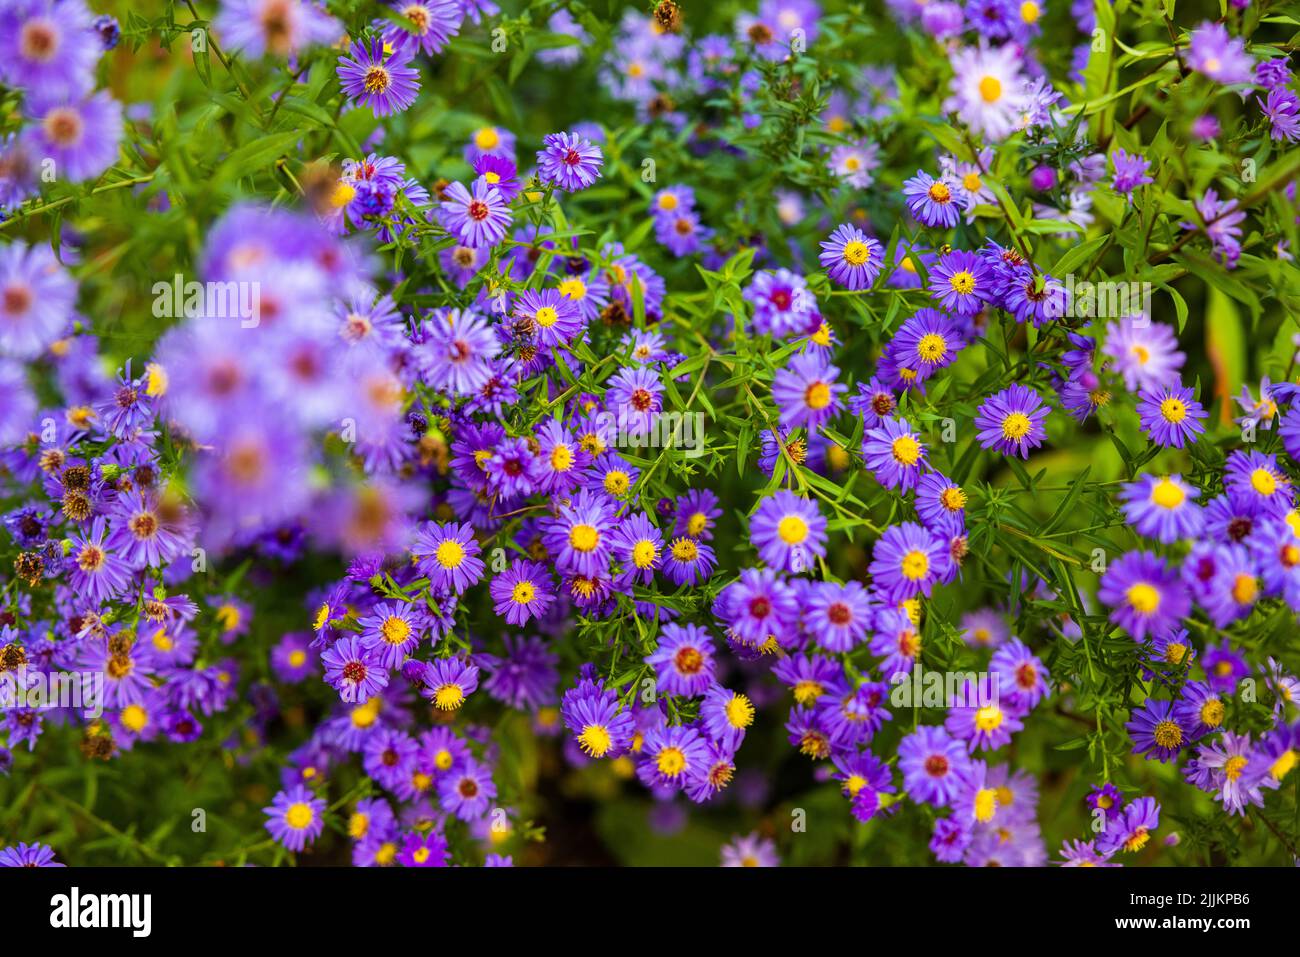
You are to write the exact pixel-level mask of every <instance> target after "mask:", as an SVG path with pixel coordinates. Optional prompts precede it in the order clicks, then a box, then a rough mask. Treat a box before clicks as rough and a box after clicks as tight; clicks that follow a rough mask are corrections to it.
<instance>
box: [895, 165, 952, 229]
mask: <svg viewBox="0 0 1300 957" xmlns="http://www.w3.org/2000/svg"><path fill="white" fill-rule="evenodd" d="M903 197H904V199H905V200H906V201H907V208H908V210H909V211H910V212H911V214H912V216H913V218H914V219H916V220H917V222H920V223H924V224H925V225H926V226H935V227H939V228H941V229H949V228H951V227H953V226H956V225H957V219H958V217H959V215H960V210H959V209H958V204H957V199H956V197H955V196H953V192H952V188H951V187H950V186H949V185H948V184H947V183H946V182H945V181H944V180H942V179H935V178H934V177H933V176H931V175H930V174H929V173H926V172H924V171H923V170H917V171H916V175H915V176H913V177H912V178H911V179H909V180H907V181H905V182H904V183H903Z"/></svg>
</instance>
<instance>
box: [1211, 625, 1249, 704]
mask: <svg viewBox="0 0 1300 957" xmlns="http://www.w3.org/2000/svg"><path fill="white" fill-rule="evenodd" d="M1201 667H1202V668H1203V669H1205V677H1206V679H1207V680H1208V681H1209V683H1210V687H1211V688H1213V689H1214V690H1215V691H1216V692H1218V693H1219V694H1232V693H1234V692H1235V691H1236V689H1237V683H1238V682H1239V681H1240V680H1241V679H1242V678H1245V677H1246V676H1248V675H1249V674H1250V666H1249V665H1248V664H1247V663H1246V659H1245V657H1244V656H1243V655H1242V654H1241V652H1239V651H1237V650H1236V649H1234V648H1233V647H1232V645H1231V642H1229V640H1228V639H1227V638H1226V637H1225V638H1224V639H1223V641H1222V642H1221V643H1220V644H1218V645H1207V646H1206V648H1205V654H1204V655H1202V656H1201Z"/></svg>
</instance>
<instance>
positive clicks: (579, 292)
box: [560, 276, 587, 301]
mask: <svg viewBox="0 0 1300 957" xmlns="http://www.w3.org/2000/svg"><path fill="white" fill-rule="evenodd" d="M560 295H561V296H563V297H564V298H566V299H573V300H575V301H580V300H582V299H585V298H586V297H587V284H586V283H585V282H583V281H582V280H581V279H579V278H578V277H577V276H571V277H570V278H568V279H566V280H564V281H563V282H561V283H560Z"/></svg>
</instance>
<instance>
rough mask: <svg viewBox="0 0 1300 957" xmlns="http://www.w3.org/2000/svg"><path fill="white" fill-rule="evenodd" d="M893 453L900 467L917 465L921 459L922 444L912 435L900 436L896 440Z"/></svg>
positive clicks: (892, 449) (892, 447) (892, 448)
mask: <svg viewBox="0 0 1300 957" xmlns="http://www.w3.org/2000/svg"><path fill="white" fill-rule="evenodd" d="M891 451H892V452H893V454H894V461H896V462H898V463H899V464H900V465H915V464H916V463H917V462H918V461H920V458H921V443H920V442H918V441H916V439H914V438H912V437H911V436H910V435H900V436H899V437H898V438H896V439H894V444H893V445H892V446H891Z"/></svg>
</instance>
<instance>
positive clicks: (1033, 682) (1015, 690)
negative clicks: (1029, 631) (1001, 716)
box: [989, 638, 1051, 711]
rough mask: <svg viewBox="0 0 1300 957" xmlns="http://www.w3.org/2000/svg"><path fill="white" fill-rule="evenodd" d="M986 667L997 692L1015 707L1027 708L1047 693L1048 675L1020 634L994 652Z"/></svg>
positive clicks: (1027, 709)
mask: <svg viewBox="0 0 1300 957" xmlns="http://www.w3.org/2000/svg"><path fill="white" fill-rule="evenodd" d="M989 670H990V671H991V672H992V673H993V675H994V677H995V678H996V679H997V682H998V683H997V688H998V693H999V694H1000V695H1001V696H1002V697H1003V698H1004V699H1005V700H1006V701H1007V703H1008V704H1009V705H1011V706H1012V707H1014V708H1021V709H1024V710H1025V711H1029V710H1031V709H1033V708H1035V707H1037V706H1038V702H1040V701H1042V700H1043V698H1044V697H1046V695H1047V693H1048V690H1049V684H1048V683H1049V681H1050V680H1051V675H1049V674H1048V672H1047V668H1046V666H1045V665H1044V664H1043V663H1042V662H1041V661H1039V660H1038V658H1037V657H1036V656H1035V655H1034V653H1033V652H1032V651H1030V650H1029V649H1028V648H1027V647H1026V646H1025V644H1024V643H1023V642H1021V640H1020V639H1019V638H1012V639H1011V640H1010V641H1008V642H1006V643H1005V644H1003V645H1001V646H1000V647H999V648H998V649H997V651H995V652H993V657H992V659H991V660H990V661H989Z"/></svg>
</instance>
